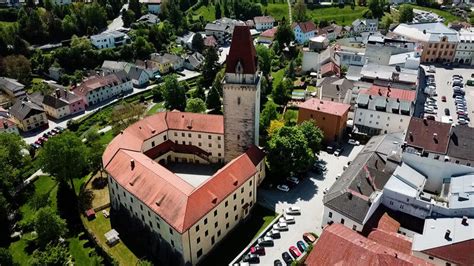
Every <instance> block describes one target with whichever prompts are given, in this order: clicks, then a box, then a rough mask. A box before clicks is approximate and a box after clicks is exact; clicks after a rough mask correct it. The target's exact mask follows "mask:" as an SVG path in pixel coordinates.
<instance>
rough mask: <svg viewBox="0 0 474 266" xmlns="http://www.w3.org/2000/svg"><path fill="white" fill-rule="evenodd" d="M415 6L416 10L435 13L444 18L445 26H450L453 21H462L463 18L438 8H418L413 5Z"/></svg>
mask: <svg viewBox="0 0 474 266" xmlns="http://www.w3.org/2000/svg"><path fill="white" fill-rule="evenodd" d="M411 6H413V8H415V9H420V10H425V11H430V12H433V13H435V14H437V15H438V16H442V17H443V18H444V24H448V23H449V22H453V21H460V20H461V18H459V17H457V16H455V15H453V14H451V13H449V12H448V11H445V10H439V9H436V8H431V7H424V6H417V5H411Z"/></svg>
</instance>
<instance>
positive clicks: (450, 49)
mask: <svg viewBox="0 0 474 266" xmlns="http://www.w3.org/2000/svg"><path fill="white" fill-rule="evenodd" d="M393 33H394V34H396V35H398V36H402V37H405V38H406V39H408V40H412V41H418V42H420V43H421V45H422V48H423V51H422V54H421V63H434V62H438V63H444V62H448V63H449V62H453V61H454V57H455V53H456V47H457V45H458V43H459V35H458V33H457V32H456V31H455V30H452V29H450V28H448V27H446V26H445V25H444V24H443V23H440V22H436V23H420V24H404V23H402V24H400V25H398V26H397V27H396V28H395V29H394V30H393Z"/></svg>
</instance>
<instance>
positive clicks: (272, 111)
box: [260, 100, 278, 132]
mask: <svg viewBox="0 0 474 266" xmlns="http://www.w3.org/2000/svg"><path fill="white" fill-rule="evenodd" d="M277 108H278V105H276V104H275V103H274V102H273V101H271V100H269V101H267V102H266V103H265V106H264V108H263V110H262V114H261V115H260V132H266V129H267V128H268V127H269V126H270V122H271V121H272V120H275V119H277V118H278V111H277Z"/></svg>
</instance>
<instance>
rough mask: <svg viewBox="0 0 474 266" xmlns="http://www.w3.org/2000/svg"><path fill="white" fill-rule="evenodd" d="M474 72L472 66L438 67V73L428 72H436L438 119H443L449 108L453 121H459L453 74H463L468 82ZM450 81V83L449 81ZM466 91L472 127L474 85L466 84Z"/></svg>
mask: <svg viewBox="0 0 474 266" xmlns="http://www.w3.org/2000/svg"><path fill="white" fill-rule="evenodd" d="M473 73H474V69H472V68H454V69H446V68H443V67H437V68H436V73H426V74H434V76H435V82H436V91H437V93H438V96H437V97H435V98H436V99H437V103H438V113H437V119H436V120H437V121H441V117H442V116H444V115H445V113H444V109H445V108H448V109H449V111H450V114H451V117H452V118H453V122H454V123H456V122H457V115H456V106H455V104H454V99H453V88H452V84H451V80H452V76H453V75H454V74H457V75H461V76H462V77H463V78H464V83H466V82H467V81H468V80H469V79H470V78H471V74H473ZM448 81H449V82H450V84H448V83H447V82H448ZM464 89H465V91H466V95H465V98H466V103H467V110H468V114H469V118H470V119H471V122H470V123H469V125H470V126H471V127H472V126H473V125H474V124H473V121H472V119H473V118H474V87H472V86H464ZM442 96H446V102H443V101H441V97H442Z"/></svg>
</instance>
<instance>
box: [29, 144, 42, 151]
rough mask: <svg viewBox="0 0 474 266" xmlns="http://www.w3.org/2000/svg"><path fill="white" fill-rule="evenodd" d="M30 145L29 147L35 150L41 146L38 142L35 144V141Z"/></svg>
mask: <svg viewBox="0 0 474 266" xmlns="http://www.w3.org/2000/svg"><path fill="white" fill-rule="evenodd" d="M30 146H31V148H33V149H35V150H37V149H39V148H40V147H41V146H40V145H39V144H36V143H31V144H30Z"/></svg>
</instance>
